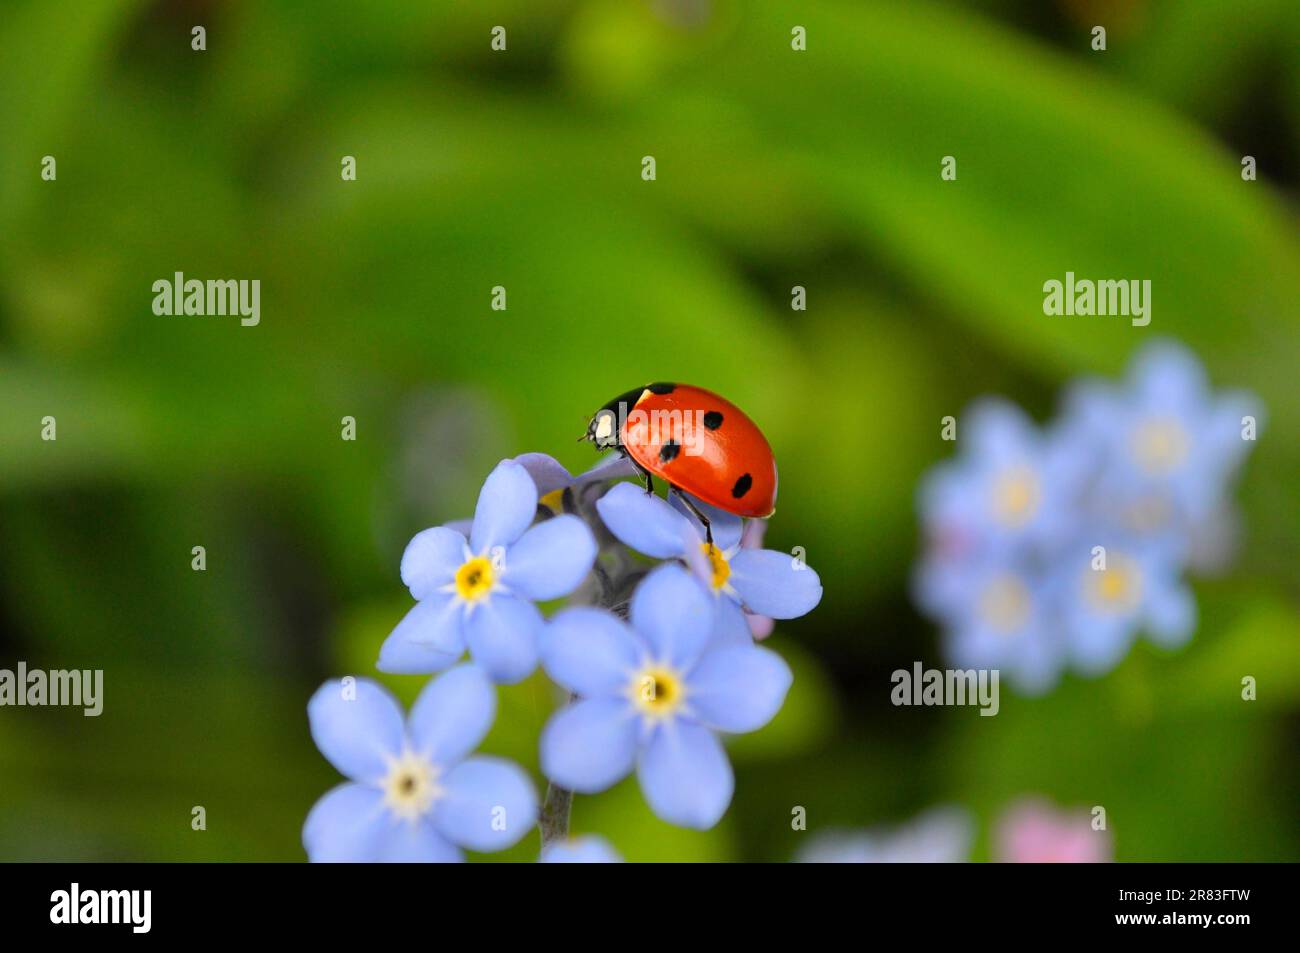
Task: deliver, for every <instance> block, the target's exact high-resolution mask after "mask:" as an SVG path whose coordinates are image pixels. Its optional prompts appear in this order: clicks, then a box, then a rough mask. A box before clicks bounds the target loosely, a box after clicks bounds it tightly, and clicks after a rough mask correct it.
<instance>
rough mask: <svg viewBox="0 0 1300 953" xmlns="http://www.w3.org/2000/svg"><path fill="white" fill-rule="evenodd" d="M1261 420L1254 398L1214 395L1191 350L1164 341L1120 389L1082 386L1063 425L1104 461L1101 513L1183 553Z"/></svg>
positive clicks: (1215, 508)
mask: <svg viewBox="0 0 1300 953" xmlns="http://www.w3.org/2000/svg"><path fill="white" fill-rule="evenodd" d="M1261 415H1262V409H1261V408H1260V406H1259V404H1258V402H1257V401H1256V400H1255V399H1254V398H1253V397H1252V396H1251V395H1249V394H1247V393H1244V392H1239V391H1229V392H1222V393H1217V394H1216V393H1213V392H1211V390H1210V388H1209V384H1208V382H1207V380H1206V376H1205V371H1204V369H1203V368H1202V367H1201V364H1200V362H1199V361H1197V359H1196V357H1195V356H1194V355H1193V354H1192V353H1191V352H1190V351H1188V350H1187V349H1186V348H1184V347H1182V346H1180V345H1178V344H1175V343H1174V342H1172V341H1159V342H1156V343H1153V344H1151V345H1148V346H1147V347H1146V348H1144V349H1143V350H1142V352H1141V353H1139V354H1138V356H1137V357H1136V358H1135V359H1134V361H1133V363H1132V364H1131V366H1130V368H1129V372H1128V375H1127V378H1126V380H1125V381H1124V383H1123V384H1122V385H1119V386H1117V385H1114V384H1111V383H1109V382H1103V381H1095V380H1088V381H1084V382H1081V383H1079V384H1077V385H1075V387H1074V388H1072V390H1071V391H1070V393H1069V394H1068V396H1067V400H1066V405H1065V413H1064V420H1063V423H1062V429H1063V431H1065V432H1067V433H1068V434H1069V435H1070V439H1071V440H1072V441H1074V442H1076V443H1078V444H1080V445H1085V446H1088V447H1089V449H1090V451H1091V453H1092V454H1093V455H1094V456H1095V457H1096V458H1097V460H1098V462H1099V466H1098V473H1097V476H1096V490H1095V492H1094V493H1093V494H1092V497H1091V504H1092V506H1091V508H1092V510H1093V511H1094V513H1096V514H1098V516H1099V517H1100V518H1102V519H1105V520H1106V521H1107V522H1108V523H1109V524H1110V525H1113V526H1114V527H1115V528H1116V529H1118V530H1121V531H1123V532H1125V533H1128V534H1131V535H1135V536H1141V537H1143V539H1144V540H1145V541H1146V542H1148V543H1150V544H1152V545H1157V546H1161V547H1162V548H1165V549H1168V550H1169V551H1170V552H1171V553H1172V554H1173V555H1185V554H1186V552H1187V550H1188V548H1189V546H1190V544H1191V543H1192V542H1193V541H1194V539H1195V537H1196V534H1197V532H1198V530H1199V529H1200V528H1201V527H1203V526H1205V525H1206V524H1207V523H1211V522H1212V521H1214V520H1215V519H1216V517H1217V516H1218V514H1219V513H1220V511H1221V508H1222V506H1223V504H1224V497H1225V495H1226V491H1227V489H1228V486H1229V485H1230V483H1231V481H1232V478H1233V476H1234V475H1235V473H1236V471H1237V469H1238V468H1239V467H1240V465H1241V462H1242V460H1243V459H1244V457H1245V455H1246V453H1247V451H1248V450H1249V448H1250V447H1251V440H1250V439H1246V434H1247V433H1248V431H1249V432H1250V436H1255V435H1257V432H1258V427H1259V425H1260V423H1261V420H1260V417H1261ZM1252 422H1253V423H1252ZM1252 428H1253V429H1252Z"/></svg>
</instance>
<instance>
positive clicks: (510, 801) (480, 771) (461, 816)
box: [433, 756, 537, 851]
mask: <svg viewBox="0 0 1300 953" xmlns="http://www.w3.org/2000/svg"><path fill="white" fill-rule="evenodd" d="M440 784H441V785H442V788H443V792H444V793H443V796H442V797H441V798H439V799H438V801H437V803H436V804H435V805H434V809H433V823H434V825H435V826H436V827H437V828H438V831H439V833H441V834H442V835H443V836H444V837H446V838H447V839H448V840H449V841H451V842H452V843H453V844H459V845H460V846H461V847H468V848H469V849H471V850H479V851H492V850H504V849H505V848H507V847H509V846H510V845H512V844H514V843H516V842H517V841H518V840H519V838H521V837H523V836H524V835H525V834H527V833H528V832H529V831H530V830H532V829H533V827H534V826H535V825H536V824H537V792H536V791H535V790H534V789H533V783H532V781H530V780H528V775H526V774H524V772H523V771H522V770H521V769H520V768H519V766H518V765H516V764H512V763H511V762H509V761H505V760H503V759H501V758H487V757H483V756H478V757H474V758H470V759H468V760H466V761H462V762H461V763H460V764H458V765H457V766H456V767H454V768H452V769H451V770H450V771H449V772H447V774H446V775H445V776H444V777H443V778H441V779H440Z"/></svg>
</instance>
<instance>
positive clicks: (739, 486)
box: [731, 473, 754, 499]
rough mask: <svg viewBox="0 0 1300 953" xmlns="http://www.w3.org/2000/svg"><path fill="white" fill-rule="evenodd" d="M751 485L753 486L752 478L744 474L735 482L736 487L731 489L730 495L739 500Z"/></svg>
mask: <svg viewBox="0 0 1300 953" xmlns="http://www.w3.org/2000/svg"><path fill="white" fill-rule="evenodd" d="M753 485H754V478H753V477H752V476H750V475H749V474H748V473H746V474H745V475H744V476H742V477H741V478H740V479H739V480H737V481H736V485H735V486H733V487H732V488H731V495H732V496H734V497H735V498H736V499H740V498H741V497H742V496H744V495H745V494H746V493H748V492H749V488H750V487H751V486H753Z"/></svg>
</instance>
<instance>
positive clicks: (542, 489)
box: [514, 453, 573, 496]
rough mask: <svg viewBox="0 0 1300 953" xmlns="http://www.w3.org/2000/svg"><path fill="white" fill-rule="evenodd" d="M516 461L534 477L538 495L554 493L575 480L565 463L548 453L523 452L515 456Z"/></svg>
mask: <svg viewBox="0 0 1300 953" xmlns="http://www.w3.org/2000/svg"><path fill="white" fill-rule="evenodd" d="M514 462H515V463H517V464H519V465H520V466H521V467H523V468H524V469H525V470H527V471H528V475H529V476H530V477H532V478H533V485H534V486H536V487H537V495H538V496H545V495H546V494H547V493H554V492H555V491H556V490H561V489H564V487H566V486H568V485H569V484H570V483H572V482H573V477H572V476H570V475H569V471H568V470H566V469H565V468H564V464H562V463H560V461H559V460H556V459H555V458H554V457H553V456H551V455H550V454H548V453H521V454H519V456H517V457H515V458H514Z"/></svg>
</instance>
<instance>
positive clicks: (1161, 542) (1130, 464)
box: [915, 342, 1260, 691]
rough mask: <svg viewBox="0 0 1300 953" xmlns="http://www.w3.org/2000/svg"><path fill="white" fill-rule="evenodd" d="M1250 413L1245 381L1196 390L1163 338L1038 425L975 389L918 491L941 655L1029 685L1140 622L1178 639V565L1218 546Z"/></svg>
mask: <svg viewBox="0 0 1300 953" xmlns="http://www.w3.org/2000/svg"><path fill="white" fill-rule="evenodd" d="M1259 415H1260V409H1259V408H1258V406H1257V405H1256V403H1255V401H1254V400H1253V398H1251V397H1249V396H1248V395H1245V394H1240V393H1227V394H1213V393H1211V392H1210V390H1209V388H1208V385H1207V383H1206V379H1205V373H1204V371H1203V370H1202V368H1201V366H1200V364H1199V362H1197V360H1196V358H1195V357H1194V356H1193V355H1192V354H1191V353H1190V352H1188V351H1187V350H1186V349H1184V348H1182V347H1180V346H1178V345H1175V344H1172V343H1170V342H1159V343H1156V344H1153V345H1150V346H1148V347H1147V348H1145V349H1143V351H1142V352H1141V353H1139V355H1138V356H1137V357H1136V358H1135V359H1134V361H1133V363H1132V366H1131V368H1130V372H1129V375H1128V379H1127V381H1126V382H1125V383H1124V384H1123V385H1121V386H1114V385H1110V384H1105V383H1099V382H1095V381H1088V382H1084V383H1082V384H1079V385H1076V386H1075V387H1074V389H1073V390H1072V392H1071V394H1070V395H1069V398H1068V399H1067V401H1066V405H1065V411H1064V413H1063V416H1062V418H1061V419H1060V420H1059V421H1058V422H1057V423H1056V424H1055V425H1054V426H1053V427H1051V428H1050V429H1049V430H1048V431H1046V433H1045V434H1044V435H1041V436H1040V435H1038V434H1037V432H1036V431H1034V429H1033V428H1032V426H1031V425H1030V424H1028V422H1027V421H1026V420H1025V419H1024V418H1023V416H1022V415H1021V414H1020V413H1019V411H1016V410H1015V409H1014V408H1009V407H1008V405H1005V404H1003V403H1001V402H988V401H985V402H982V403H980V404H977V405H976V407H975V409H973V410H972V411H971V412H970V413H969V414H968V415H967V417H968V419H967V420H966V422H965V424H964V425H963V428H964V429H963V430H962V432H961V435H960V438H961V440H962V441H964V442H966V444H967V445H966V446H964V447H963V449H962V452H961V455H960V456H959V458H958V460H957V461H955V462H953V463H949V464H945V465H943V466H941V467H939V468H936V470H935V471H934V472H933V473H932V474H931V475H930V476H929V477H927V479H926V481H925V482H924V484H923V486H922V490H921V494H920V502H921V512H922V518H923V521H924V523H925V531H926V541H927V546H926V552H925V554H924V556H923V557H922V561H921V564H920V567H919V569H918V572H917V574H916V580H915V583H916V584H915V596H916V599H917V602H918V603H919V604H920V605H921V606H922V608H923V609H925V611H926V612H927V613H928V614H930V615H932V616H934V617H935V618H937V619H939V620H940V621H941V622H942V624H943V626H944V629H945V642H946V645H947V649H948V653H949V655H950V657H952V658H953V659H955V660H956V661H957V662H958V663H960V664H962V665H964V666H967V667H977V668H1000V669H1007V670H1009V674H1010V675H1011V677H1012V679H1013V680H1014V681H1015V682H1016V683H1017V684H1018V685H1019V686H1020V687H1021V688H1022V689H1024V690H1027V691H1041V690H1043V689H1046V688H1049V687H1051V685H1052V684H1054V683H1055V681H1056V677H1057V673H1058V672H1059V670H1061V669H1062V668H1063V667H1065V666H1069V667H1072V668H1074V669H1076V670H1078V671H1080V672H1082V673H1084V674H1090V675H1095V674H1100V673H1102V672H1105V671H1108V670H1109V669H1110V668H1112V667H1114V666H1115V665H1116V664H1117V663H1118V662H1119V661H1120V659H1122V658H1123V657H1124V655H1125V654H1126V653H1127V651H1128V650H1129V648H1130V646H1131V645H1132V643H1133V641H1134V639H1135V638H1136V636H1137V634H1138V633H1139V632H1145V633H1146V634H1147V635H1148V637H1149V638H1151V639H1152V640H1153V641H1155V642H1157V643H1159V644H1161V645H1165V646H1168V647H1174V646H1178V645H1181V644H1183V643H1184V642H1185V641H1186V640H1187V639H1188V638H1189V637H1190V636H1191V634H1192V630H1193V628H1194V627H1195V621H1196V603H1195V600H1194V599H1193V597H1192V594H1191V591H1190V590H1189V589H1188V587H1187V586H1186V585H1185V583H1184V582H1183V580H1182V578H1181V577H1182V573H1183V571H1184V570H1185V569H1186V568H1187V567H1188V566H1189V565H1193V566H1205V565H1207V564H1209V563H1211V562H1212V561H1215V560H1221V559H1222V554H1223V553H1224V552H1225V549H1226V540H1225V539H1224V536H1225V529H1227V528H1229V526H1230V523H1231V508H1230V501H1229V499H1228V495H1227V491H1228V489H1229V487H1230V485H1231V481H1232V477H1233V476H1234V474H1235V472H1236V470H1237V469H1238V467H1239V466H1240V463H1241V460H1242V458H1243V456H1244V455H1245V453H1246V451H1247V450H1248V448H1249V446H1250V441H1251V439H1253V437H1254V436H1255V435H1256V428H1257V427H1258V425H1259Z"/></svg>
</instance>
